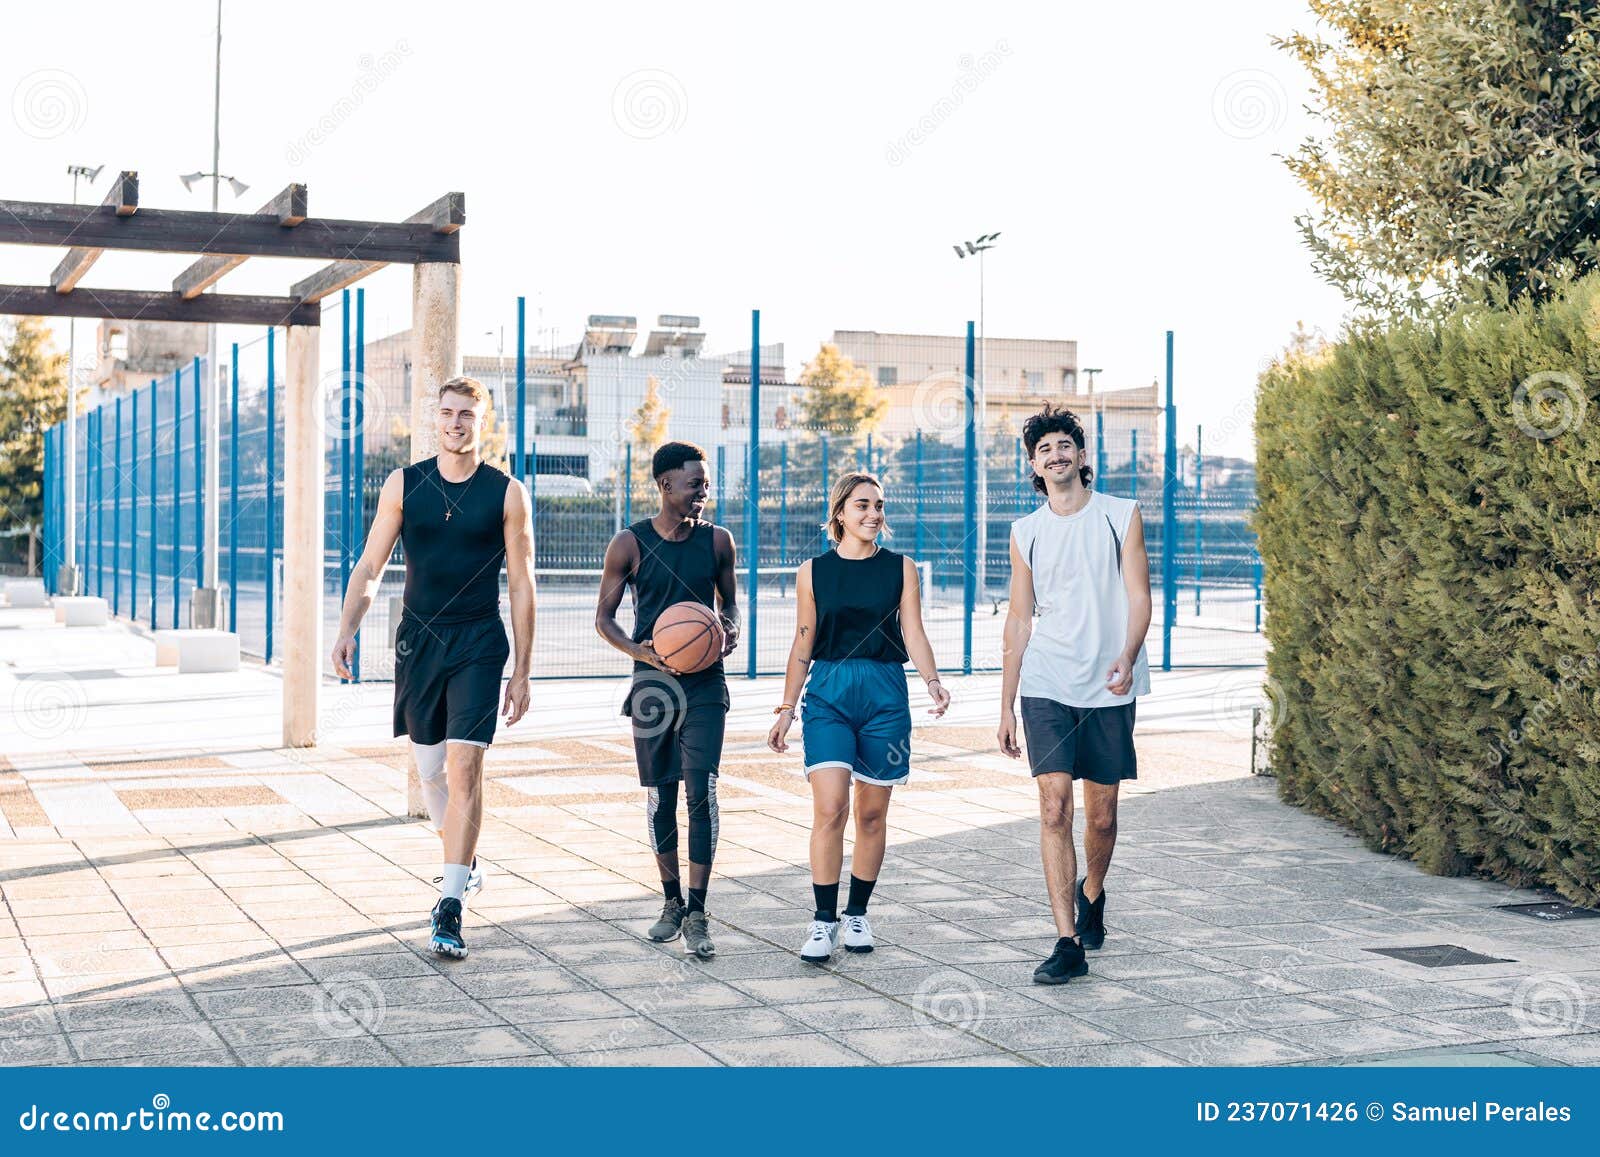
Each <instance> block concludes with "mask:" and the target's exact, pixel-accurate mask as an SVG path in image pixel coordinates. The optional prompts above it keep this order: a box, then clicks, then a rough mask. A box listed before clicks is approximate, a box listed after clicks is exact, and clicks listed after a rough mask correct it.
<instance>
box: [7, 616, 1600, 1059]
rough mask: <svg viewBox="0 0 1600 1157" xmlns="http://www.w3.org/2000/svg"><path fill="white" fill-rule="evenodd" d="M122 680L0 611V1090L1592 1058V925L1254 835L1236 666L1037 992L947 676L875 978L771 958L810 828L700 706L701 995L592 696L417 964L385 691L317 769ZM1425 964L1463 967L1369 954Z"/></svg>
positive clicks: (1004, 858)
mask: <svg viewBox="0 0 1600 1157" xmlns="http://www.w3.org/2000/svg"><path fill="white" fill-rule="evenodd" d="M542 625H543V624H541V626H542ZM554 639H555V636H553V635H549V634H544V633H543V632H541V642H542V643H543V644H544V645H552V644H553V642H554ZM152 650H153V648H152V647H151V644H150V643H149V642H148V641H147V640H146V639H145V638H144V637H142V636H141V635H140V634H138V633H135V632H134V631H132V630H130V629H129V628H128V627H127V626H126V625H117V626H111V627H107V628H103V629H96V628H80V629H74V630H72V631H70V632H69V631H67V630H66V629H65V628H61V627H58V626H56V625H55V623H54V621H53V619H52V617H51V613H50V612H49V611H25V610H11V609H5V610H0V713H4V715H5V718H4V720H3V721H0V1064H12V1065H15V1064H74V1063H87V1064H171V1063H191V1062H192V1063H196V1064H217V1065H234V1064H275V1065H285V1064H306V1065H350V1064H380V1065H381V1064H451V1063H480V1064H482V1063H491V1064H529V1065H549V1064H652V1065H656V1064H660V1065H670V1064H735V1065H753V1064H782V1065H794V1064H919V1063H945V1064H1000V1065H1018V1064H1022V1065H1032V1064H1058V1065H1080V1064H1089V1065H1120V1064H1135V1065H1183V1064H1294V1063H1319V1062H1320V1063H1356V1062H1364V1061H1381V1062H1382V1063H1433V1064H1437V1063H1460V1064H1517V1065H1520V1064H1595V1063H1597V1062H1600V919H1574V920H1569V921H1561V922H1546V921H1541V920H1536V919H1531V918H1529V917H1527V916H1523V915H1519V914H1516V913H1511V912H1507V911H1503V910H1500V909H1499V907H1498V906H1499V905H1505V904H1513V903H1527V902H1533V901H1538V900H1544V899H1547V898H1548V897H1545V896H1543V895H1542V894H1538V893H1532V892H1524V891H1517V890H1513V889H1509V888H1505V887H1502V886H1500V885H1497V884H1491V883H1487V882H1483V881H1476V880H1466V879H1439V878H1434V877H1429V876H1426V875H1423V874H1422V873H1421V872H1419V871H1418V870H1417V869H1416V868H1414V867H1413V866H1412V865H1410V864H1409V863H1405V862H1403V861H1399V860H1395V859H1392V858H1390V857H1387V856H1382V855H1377V854H1374V853H1372V852H1369V851H1367V850H1366V849H1365V848H1363V847H1362V846H1361V845H1360V844H1359V842H1357V841H1356V840H1354V839H1353V838H1351V837H1350V836H1348V835H1347V834H1345V833H1344V832H1343V831H1341V830H1340V829H1338V828H1336V827H1334V826H1333V825H1332V824H1329V823H1327V822H1324V821H1322V820H1319V819H1317V818H1315V817H1312V816H1308V815H1306V814H1304V813H1302V812H1299V811H1297V810H1296V809H1293V808H1290V807H1287V806H1285V805H1283V804H1281V803H1279V802H1278V800H1277V798H1276V795H1275V791H1274V785H1273V782H1272V781H1271V780H1266V779H1259V778H1254V777H1251V776H1250V775H1249V774H1248V767H1249V736H1248V706H1247V705H1248V703H1249V702H1250V701H1251V700H1252V699H1253V698H1254V691H1253V689H1252V687H1251V683H1252V682H1256V683H1259V680H1260V674H1261V673H1260V671H1259V670H1255V671H1224V672H1204V671H1189V672H1181V673H1173V674H1170V675H1161V674H1159V673H1157V674H1156V675H1155V676H1154V683H1155V693H1154V694H1153V695H1152V696H1151V697H1150V698H1148V699H1146V700H1143V701H1141V704H1140V709H1139V727H1138V732H1137V742H1138V746H1139V753H1140V760H1141V774H1140V779H1139V780H1138V783H1137V785H1136V786H1135V787H1134V789H1133V790H1132V791H1130V792H1128V794H1127V795H1126V796H1125V798H1124V803H1123V806H1122V815H1121V835H1120V842H1119V845H1118V849H1117V856H1116V860H1115V862H1114V864H1113V868H1112V873H1111V876H1110V878H1109V881H1108V885H1107V891H1108V895H1109V896H1110V901H1109V907H1108V914H1107V923H1108V926H1109V930H1110V935H1109V937H1108V939H1107V942H1106V947H1105V948H1104V949H1103V950H1102V951H1100V952H1098V953H1093V954H1091V957H1090V968H1091V973H1090V976H1089V977H1087V978H1085V979H1083V980H1078V981H1074V982H1073V983H1071V984H1069V985H1066V986H1063V987H1059V988H1042V987H1038V986H1035V985H1033V984H1032V983H1031V982H1030V975H1031V972H1032V968H1033V966H1034V964H1035V963H1036V962H1037V960H1038V959H1040V958H1042V957H1043V956H1044V955H1045V954H1046V952H1047V951H1048V949H1049V946H1050V944H1051V942H1052V941H1053V935H1052V930H1051V927H1050V923H1049V916H1048V910H1047V908H1046V906H1045V902H1044V886H1043V881H1042V879H1041V877H1040V874H1039V867H1038V850H1037V831H1038V825H1037V821H1036V818H1035V816H1036V803H1035V795H1034V792H1033V787H1032V784H1031V782H1030V780H1029V778H1028V776H1027V774H1026V771H1025V769H1024V768H1023V767H1022V766H1021V765H1018V764H1014V763H1011V762H1010V761H1008V760H1005V759H1004V758H1002V757H1000V756H999V755H998V754H997V753H995V751H994V749H993V726H994V718H993V717H994V707H995V702H996V699H997V696H998V677H997V676H993V675H981V676H972V677H969V678H966V679H961V678H952V679H950V680H949V684H948V685H949V686H950V688H951V690H952V693H953V694H954V696H955V706H954V707H953V709H952V711H951V713H950V716H949V717H948V718H947V719H946V720H944V721H941V722H939V723H937V724H934V725H930V726H925V727H919V728H918V730H917V734H916V740H915V752H916V758H915V761H914V765H913V766H914V771H913V779H912V784H911V785H910V786H909V787H907V788H901V789H898V790H897V791H896V793H895V798H894V803H893V805H892V807H891V809H890V813H889V825H890V847H889V855H888V859H887V861H886V863H885V868H884V872H883V876H882V882H881V883H880V885H879V887H878V890H877V892H876V894H875V896H874V900H873V907H872V915H873V919H874V927H875V931H876V933H877V939H878V943H879V949H878V950H877V951H876V952H874V953H872V954H871V955H866V956H847V955H845V954H843V953H840V954H839V956H838V957H836V962H835V964H834V965H833V966H832V967H830V968H826V969H818V968H814V967H810V966H807V965H804V964H802V963H801V962H800V961H799V960H798V959H797V958H796V956H795V949H796V948H797V946H798V943H799V940H800V937H801V934H802V932H803V931H804V926H805V922H806V919H807V918H808V915H809V904H810V899H809V897H810V883H809V873H808V871H807V869H806V867H805V866H804V865H805V863H806V837H807V833H808V825H809V820H810V803H809V799H808V798H807V796H806V795H805V794H804V783H803V780H801V778H800V777H799V776H798V775H797V774H795V772H794V770H793V769H794V767H795V766H796V764H797V762H798V759H797V757H795V756H790V757H777V756H774V755H773V754H772V753H770V752H768V751H767V750H766V749H765V747H764V744H763V738H764V734H765V729H766V727H767V725H768V723H769V722H770V720H771V714H770V711H771V707H772V705H773V704H774V703H775V702H776V701H777V696H778V694H779V692H780V687H779V685H778V684H777V682H776V681H775V680H767V679H764V680H759V681H756V682H754V683H752V682H747V681H746V680H743V679H732V680H730V684H731V688H732V693H733V699H734V711H733V713H732V715H731V716H730V719H729V743H728V755H727V758H726V760H725V763H724V767H723V775H722V780H721V801H722V810H723V815H722V825H721V845H720V850H719V854H718V863H717V875H716V877H715V878H714V881H713V886H712V891H711V900H710V904H709V908H710V912H711V917H712V934H713V936H714V938H715V940H716V944H717V949H718V957H717V959H716V960H714V961H712V962H709V963H704V964H700V963H695V964H690V963H686V962H685V961H684V960H683V957H682V956H681V954H680V952H679V951H678V950H677V946H676V945H667V946H664V947H662V946H656V945H652V944H649V943H648V942H645V941H643V940H642V939H641V938H640V930H641V929H642V928H643V927H644V926H645V925H646V924H648V923H649V921H650V920H651V919H652V918H653V917H654V915H655V913H656V911H657V910H658V909H659V906H660V901H659V894H658V892H657V890H656V883H655V879H654V875H655V873H654V865H653V861H652V858H651V856H650V854H649V852H648V847H647V844H646V832H645V823H644V815H643V808H642V803H641V799H640V790H639V788H638V787H637V781H636V779H635V776H634V770H633V759H632V749H631V745H630V741H629V735H628V731H627V729H626V725H625V721H623V720H620V719H619V718H618V717H617V714H616V711H617V706H618V704H619V703H620V700H621V695H622V690H623V686H624V682H623V680H622V679H621V678H620V677H619V678H616V679H596V680H572V681H566V682H540V683H536V684H535V685H534V689H533V704H534V705H533V712H532V715H531V717H530V718H529V719H528V720H527V721H525V722H524V723H523V724H521V725H519V726H518V727H517V728H516V729H515V730H514V731H512V732H510V733H504V732H503V733H502V737H501V741H500V742H498V743H497V744H496V745H495V747H494V748H493V749H491V752H490V754H489V760H488V765H487V775H488V783H487V787H486V803H487V815H486V823H485V832H484V836H483V840H482V843H481V845H480V854H481V856H482V858H483V860H484V862H485V863H486V864H487V865H488V867H489V869H490V876H489V882H488V886H487V887H486V889H485V891H484V892H483V893H482V894H481V895H480V896H478V897H477V898H476V899H475V900H474V901H473V902H472V904H471V906H470V913H469V916H468V920H467V923H466V927H465V932H466V936H467V939H468V944H469V947H470V949H471V956H470V958H469V959H468V960H466V961H464V962H451V961H441V960H438V959H436V958H434V957H433V956H431V955H430V954H428V953H427V952H426V946H425V935H424V930H425V927H426V915H427V912H428V908H429V906H430V905H431V903H432V899H433V896H434V888H433V885H432V884H431V882H430V881H431V877H432V874H433V871H434V869H435V865H436V862H437V859H438V854H437V842H436V839H435V837H434V836H433V835H432V834H431V833H430V832H429V831H428V830H427V829H426V828H425V827H424V826H423V825H422V824H420V823H417V822H412V821H409V820H407V819H406V818H405V817H404V814H403V813H404V810H405V805H404V759H405V756H404V747H403V741H396V740H393V739H391V738H389V730H388V727H387V721H388V712H389V696H390V688H389V686H388V685H387V684H376V683H375V684H362V685H352V686H336V685H330V686H327V687H325V689H324V701H323V719H324V721H325V722H324V732H323V736H322V740H323V742H322V743H321V745H320V746H318V747H317V748H314V749H308V750H303V751H286V750H283V749H279V748H276V747H274V746H273V744H275V743H276V742H277V734H278V714H277V711H278V698H279V695H278V692H279V684H278V680H277V677H276V676H275V675H274V674H272V673H271V672H268V671H265V670H263V669H261V668H260V667H256V666H247V667H246V668H245V669H244V670H242V671H240V672H238V673H236V674H228V675H178V674H175V673H174V672H172V671H171V670H170V669H159V670H158V669H157V668H155V667H153V666H152V665H151V660H152V653H151V652H152ZM619 668H620V664H619ZM619 676H620V670H619ZM918 702H919V696H918V695H917V694H916V693H915V692H914V693H913V710H914V711H920V708H919V707H918ZM1437 945H1452V946H1456V947H1457V948H1460V949H1463V950H1466V952H1468V953H1471V954H1476V955H1477V956H1479V957H1488V958H1490V960H1489V962H1486V963H1484V962H1480V963H1462V961H1463V960H1466V959H1469V957H1467V956H1463V955H1461V954H1460V953H1448V952H1446V953H1442V954H1440V955H1438V956H1437V957H1436V958H1435V959H1434V960H1433V961H1431V962H1430V963H1432V964H1433V965H1434V966H1431V967H1430V966H1427V965H1424V964H1420V963H1409V962H1406V961H1404V960H1401V959H1396V958H1393V957H1390V956H1385V955H1380V954H1377V953H1374V952H1373V951H1371V950H1372V949H1375V948H1394V947H1427V946H1437Z"/></svg>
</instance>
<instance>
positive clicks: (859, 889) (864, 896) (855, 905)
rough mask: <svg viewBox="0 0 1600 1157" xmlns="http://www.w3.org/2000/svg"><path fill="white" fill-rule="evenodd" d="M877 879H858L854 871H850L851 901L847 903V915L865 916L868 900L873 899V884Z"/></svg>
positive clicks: (845, 912)
mask: <svg viewBox="0 0 1600 1157" xmlns="http://www.w3.org/2000/svg"><path fill="white" fill-rule="evenodd" d="M877 882H878V881H876V880H858V879H857V878H856V874H855V873H854V872H851V873H850V903H849V904H847V905H845V909H844V914H845V915H846V916H865V915H866V914H867V901H868V900H870V899H872V886H873V885H874V884H876V883H877Z"/></svg>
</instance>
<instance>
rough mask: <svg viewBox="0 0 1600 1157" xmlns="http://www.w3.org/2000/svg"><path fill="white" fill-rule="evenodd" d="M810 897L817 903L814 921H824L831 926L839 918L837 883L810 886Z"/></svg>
mask: <svg viewBox="0 0 1600 1157" xmlns="http://www.w3.org/2000/svg"><path fill="white" fill-rule="evenodd" d="M811 895H812V897H813V898H814V899H815V900H816V902H817V914H816V917H815V919H818V920H826V921H827V922H828V923H830V924H831V923H833V922H834V921H835V920H837V919H838V918H839V916H838V912H839V885H838V884H837V883H833V884H812V885H811Z"/></svg>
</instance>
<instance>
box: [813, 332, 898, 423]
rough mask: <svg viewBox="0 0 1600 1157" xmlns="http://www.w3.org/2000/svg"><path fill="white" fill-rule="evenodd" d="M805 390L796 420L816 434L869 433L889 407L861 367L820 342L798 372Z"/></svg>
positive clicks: (836, 349)
mask: <svg viewBox="0 0 1600 1157" xmlns="http://www.w3.org/2000/svg"><path fill="white" fill-rule="evenodd" d="M800 384H801V385H802V386H805V387H806V392H805V393H804V394H803V395H801V398H800V420H801V422H802V423H803V424H804V425H806V426H808V427H809V428H811V429H813V430H816V431H818V432H819V433H827V434H843V435H845V436H846V437H849V438H854V437H856V436H857V435H860V434H870V433H872V432H873V431H874V430H876V429H877V428H878V424H879V423H880V422H882V421H883V415H884V413H885V412H886V411H887V410H888V408H889V402H888V400H887V399H885V398H882V397H879V396H878V387H877V386H876V385H874V384H873V382H872V377H871V375H869V374H868V373H867V371H866V370H865V369H863V368H862V367H860V366H858V365H856V364H855V362H853V361H851V360H850V359H849V358H847V357H845V356H844V355H843V354H841V353H840V352H839V347H838V346H836V345H824V346H823V347H822V348H821V349H819V350H818V351H817V356H816V357H814V358H812V359H811V361H810V362H809V363H808V364H807V365H806V368H805V369H804V370H803V371H802V372H801V374H800Z"/></svg>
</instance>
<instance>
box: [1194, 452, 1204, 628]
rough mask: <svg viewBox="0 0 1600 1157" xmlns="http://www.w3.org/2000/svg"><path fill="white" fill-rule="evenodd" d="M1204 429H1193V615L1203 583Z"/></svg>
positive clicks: (1198, 611)
mask: <svg viewBox="0 0 1600 1157" xmlns="http://www.w3.org/2000/svg"><path fill="white" fill-rule="evenodd" d="M1204 439H1205V427H1204V426H1196V427H1195V428H1194V613H1195V614H1196V615H1198V614H1199V613H1200V588H1201V586H1202V585H1203V583H1204V582H1205V574H1204V570H1205V559H1206V554H1205V550H1206V545H1205V522H1206V520H1205V492H1206V484H1205V475H1204V474H1203V473H1202V468H1203V466H1204V463H1205V455H1204V453H1203V452H1202V451H1203V447H1204V446H1205V441H1204Z"/></svg>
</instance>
